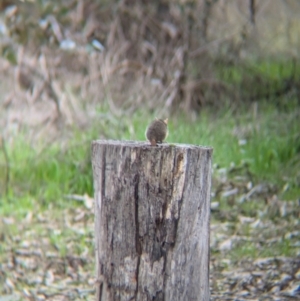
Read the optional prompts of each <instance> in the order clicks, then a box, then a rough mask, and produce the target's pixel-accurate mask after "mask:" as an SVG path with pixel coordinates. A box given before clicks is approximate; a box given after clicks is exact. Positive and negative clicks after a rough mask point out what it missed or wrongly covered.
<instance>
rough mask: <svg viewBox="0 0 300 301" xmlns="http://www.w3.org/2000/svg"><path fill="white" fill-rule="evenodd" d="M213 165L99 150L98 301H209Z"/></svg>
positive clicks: (178, 152) (125, 148) (182, 151)
mask: <svg viewBox="0 0 300 301" xmlns="http://www.w3.org/2000/svg"><path fill="white" fill-rule="evenodd" d="M211 157H212V148H209V147H201V146H193V145H182V144H176V145H169V144H166V143H164V144H161V145H159V146H156V147H153V146H150V145H149V143H145V142H133V141H94V142H93V144H92V165H93V175H94V191H95V239H96V265H97V301H98V300H101V301H104V300H105V301H111V300H124V301H125V300H138V301H142V300H166V301H176V300H182V301H184V300H209V218H210V187H211Z"/></svg>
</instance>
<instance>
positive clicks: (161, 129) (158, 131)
mask: <svg viewBox="0 0 300 301" xmlns="http://www.w3.org/2000/svg"><path fill="white" fill-rule="evenodd" d="M145 135H146V138H147V139H148V140H149V141H150V143H151V145H152V146H156V144H157V143H162V142H163V141H164V140H165V139H166V138H167V136H168V119H165V120H162V119H155V120H153V121H152V122H151V123H150V125H149V126H148V128H147V129H146V133H145Z"/></svg>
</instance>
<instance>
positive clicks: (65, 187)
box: [0, 106, 300, 214]
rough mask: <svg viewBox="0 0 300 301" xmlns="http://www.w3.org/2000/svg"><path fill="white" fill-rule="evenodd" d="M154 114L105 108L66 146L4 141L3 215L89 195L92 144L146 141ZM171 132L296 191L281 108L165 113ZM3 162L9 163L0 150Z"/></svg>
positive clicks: (295, 156) (290, 133)
mask: <svg viewBox="0 0 300 301" xmlns="http://www.w3.org/2000/svg"><path fill="white" fill-rule="evenodd" d="M99 114H101V112H99ZM103 116H105V118H104V117H103ZM152 118H154V116H153V115H150V114H146V113H141V112H136V113H135V114H133V115H132V116H131V117H130V118H124V117H122V118H121V119H120V118H116V117H113V116H111V115H110V114H106V115H104V113H103V112H102V115H101V120H100V121H99V123H97V124H95V126H94V127H93V128H90V129H88V130H84V131H82V130H80V129H74V131H73V138H71V139H70V140H69V142H68V143H67V146H62V145H61V144H60V143H59V142H55V143H53V144H52V145H43V144H42V142H41V144H40V145H34V146H33V145H31V144H30V143H29V142H28V141H27V140H26V139H25V137H26V133H25V134H24V135H20V136H17V137H15V138H14V139H13V140H12V141H11V142H10V144H9V145H6V148H7V153H8V156H9V165H10V169H9V172H10V181H9V186H8V194H7V195H5V193H4V192H5V189H4V188H5V187H4V186H6V185H4V184H2V186H1V192H0V193H1V195H2V202H1V205H0V212H2V213H8V212H9V211H10V210H11V209H12V208H15V207H17V210H18V211H20V213H21V214H22V212H23V213H24V212H26V210H27V209H28V208H30V207H34V204H35V202H39V204H42V205H44V206H46V207H47V206H48V205H49V203H54V204H57V205H58V204H60V205H62V206H63V207H65V206H67V203H68V202H66V201H65V200H64V198H63V195H65V194H72V193H76V194H84V193H88V194H89V195H92V194H93V187H92V170H91V163H90V161H91V159H90V156H91V154H90V144H91V141H92V140H95V139H98V138H102V139H103V138H109V139H120V140H121V139H129V140H145V138H144V132H145V128H146V126H147V124H148V123H149V122H150V120H151V119H152ZM169 131H170V134H169V137H168V139H167V141H168V142H169V143H187V144H195V145H206V146H212V147H213V148H214V156H213V160H214V163H215V164H217V165H218V166H220V167H225V168H229V167H230V166H241V165H243V164H245V163H247V164H248V166H249V170H250V172H251V173H252V174H253V177H254V179H255V181H256V182H259V181H268V182H271V183H273V184H275V185H277V186H278V190H279V193H280V194H282V196H283V197H286V198H296V197H297V196H299V194H300V189H299V181H300V180H299V178H300V172H299V170H300V164H299V157H300V156H299V150H300V139H299V133H298V132H299V121H298V119H297V114H294V113H288V112H287V113H281V112H278V111H277V110H276V108H272V107H271V106H266V107H262V108H261V110H260V108H259V110H258V114H256V116H254V114H253V113H252V111H251V110H248V111H247V110H245V111H244V112H241V113H240V114H239V115H234V114H233V113H231V111H230V110H228V111H225V112H224V113H223V114H218V115H216V114H212V113H209V112H202V114H201V115H200V116H199V117H198V118H196V119H195V120H194V121H191V120H190V119H189V118H188V117H187V116H184V115H181V116H176V117H169ZM0 164H1V166H2V167H5V166H6V162H5V160H4V156H3V154H2V153H1V154H0ZM5 173H6V168H2V169H1V171H0V176H1V178H2V179H4V178H5ZM20 203H21V205H20ZM17 204H18V205H20V206H16V205H17ZM14 211H15V210H14Z"/></svg>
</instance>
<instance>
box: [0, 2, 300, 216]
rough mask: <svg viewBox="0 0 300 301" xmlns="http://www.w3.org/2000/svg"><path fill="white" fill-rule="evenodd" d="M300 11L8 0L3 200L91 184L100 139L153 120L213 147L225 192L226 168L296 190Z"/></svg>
mask: <svg viewBox="0 0 300 301" xmlns="http://www.w3.org/2000/svg"><path fill="white" fill-rule="evenodd" d="M299 16H300V3H299V1H297V0H285V1H283V0H272V1H255V0H249V1H235V0H227V1H224V0H198V1H195V0H194V1H193V0H165V1H153V0H151V1H147V0H144V1H135V0H124V1H116V0H115V1H106V0H98V1H89V0H85V1H83V0H64V1H54V0H52V1H48V0H31V1H29V0H27V1H17V0H15V1H14V0H2V1H1V2H0V69H1V72H0V77H1V80H0V91H1V93H0V123H1V124H0V126H1V153H0V164H1V168H0V177H1V186H0V196H1V198H2V199H3V202H2V205H0V209H2V210H3V211H4V212H9V211H10V210H11V206H14V202H12V200H15V201H17V200H20V198H21V199H24V200H28V199H29V200H31V201H28V202H27V201H24V204H27V203H28V204H29V206H34V204H35V202H36V201H37V200H38V202H40V203H42V204H45V205H46V206H47V204H48V203H49V202H52V203H53V202H54V203H55V202H56V203H59V204H61V205H63V206H64V204H65V202H64V200H63V195H65V194H72V193H74V194H80V195H82V194H85V193H87V194H88V195H92V194H93V190H92V189H93V188H92V174H91V166H90V153H89V150H90V143H91V141H92V140H94V139H137V140H145V138H144V131H145V128H146V126H147V124H148V122H149V121H150V120H151V119H152V118H154V117H169V120H170V136H169V138H168V142H172V143H192V144H198V145H211V146H213V147H214V149H215V152H214V169H215V173H214V178H215V182H214V189H215V191H216V193H215V197H216V198H217V197H218V191H220V189H222V187H223V186H224V183H223V182H222V181H221V180H220V179H219V178H218V176H217V175H218V173H217V170H223V169H225V170H226V172H227V173H228V175H231V174H234V175H235V176H236V174H238V175H239V176H240V177H243V181H244V183H245V187H248V186H249V187H254V186H255V185H258V184H259V183H262V182H263V183H268V184H266V185H267V188H266V189H265V190H264V191H267V192H268V193H270V194H271V195H274V194H276V195H280V196H281V197H283V198H285V199H287V200H295V199H297V198H298V197H299V192H300V188H299V186H300V163H299V156H300V155H299V153H300V134H299V128H300V126H299V125H300V123H299V117H300V116H299V112H300V111H299V105H300V67H299V55H300V53H299V49H300V17H299ZM230 177H231V176H229V178H230ZM227 180H228V181H229V179H227ZM249 183H250V184H249ZM247 185H248V186H247ZM245 189H247V188H245ZM249 189H250V188H249ZM4 204H6V205H4Z"/></svg>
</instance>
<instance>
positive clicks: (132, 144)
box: [93, 140, 213, 150]
mask: <svg viewBox="0 0 300 301" xmlns="http://www.w3.org/2000/svg"><path fill="white" fill-rule="evenodd" d="M94 144H100V145H103V144H104V145H123V146H127V147H133V148H135V147H142V148H153V149H158V148H169V147H176V148H184V149H187V148H188V149H195V148H201V149H206V150H213V148H212V147H210V146H202V145H193V144H180V143H160V144H158V145H157V146H151V144H150V143H149V142H146V141H132V140H94V141H93V145H94Z"/></svg>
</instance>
